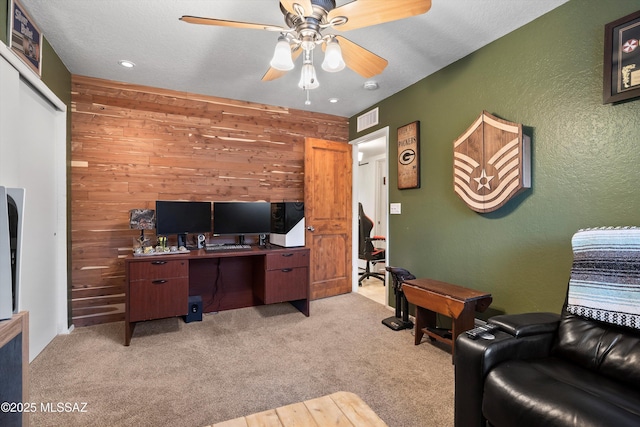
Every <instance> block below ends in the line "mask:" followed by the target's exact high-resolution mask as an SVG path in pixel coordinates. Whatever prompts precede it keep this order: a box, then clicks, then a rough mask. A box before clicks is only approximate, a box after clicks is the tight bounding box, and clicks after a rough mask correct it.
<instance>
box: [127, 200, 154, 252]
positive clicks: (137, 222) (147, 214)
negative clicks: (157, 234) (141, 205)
mask: <svg viewBox="0 0 640 427" xmlns="http://www.w3.org/2000/svg"><path fill="white" fill-rule="evenodd" d="M155 226H156V211H154V210H153V209H131V210H130V211H129V228H130V229H132V230H140V237H139V238H138V239H137V242H138V243H139V245H137V246H136V247H134V251H135V250H136V249H137V248H140V250H141V251H144V246H145V245H148V243H149V239H146V238H145V237H144V230H153V229H154V228H155Z"/></svg>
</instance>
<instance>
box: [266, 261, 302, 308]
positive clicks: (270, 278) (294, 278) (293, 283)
mask: <svg viewBox="0 0 640 427" xmlns="http://www.w3.org/2000/svg"><path fill="white" fill-rule="evenodd" d="M266 284H267V285H266V286H265V290H264V291H265V292H264V298H263V302H264V303H265V304H273V303H278V302H284V301H295V300H299V299H304V298H307V296H308V290H309V269H308V268H307V267H299V268H283V269H280V270H272V271H267V277H266Z"/></svg>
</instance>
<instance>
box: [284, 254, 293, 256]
mask: <svg viewBox="0 0 640 427" xmlns="http://www.w3.org/2000/svg"><path fill="white" fill-rule="evenodd" d="M282 256H286V257H289V256H293V254H282Z"/></svg>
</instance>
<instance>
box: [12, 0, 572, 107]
mask: <svg viewBox="0 0 640 427" xmlns="http://www.w3.org/2000/svg"><path fill="white" fill-rule="evenodd" d="M356 1H357V0H356ZM380 1H393V0H380ZM566 1H567V0H432V7H431V10H430V11H429V12H427V13H426V14H424V15H420V16H416V17H412V18H407V19H403V20H400V21H395V22H390V23H385V24H380V25H376V26H372V27H366V28H362V29H358V30H352V31H346V32H339V31H336V30H328V31H325V34H329V33H334V34H340V35H343V36H344V37H347V38H348V39H350V40H351V41H353V42H355V43H357V44H359V45H361V46H363V47H365V48H367V49H369V50H371V51H372V52H374V53H375V54H377V55H379V56H382V57H383V58H385V59H387V60H388V61H389V65H388V66H387V68H386V69H385V70H384V72H383V73H381V74H380V75H377V76H375V77H373V78H371V79H365V78H363V77H361V76H359V75H358V74H356V73H355V72H353V71H351V70H349V69H345V70H343V71H341V72H339V73H326V72H324V71H323V70H322V69H321V68H320V67H319V63H320V62H321V61H322V54H321V53H319V54H318V55H316V58H315V64H316V70H317V73H318V80H319V81H320V87H319V88H318V89H315V90H313V91H311V93H310V95H311V105H309V106H306V105H305V103H304V101H305V94H304V92H303V91H302V90H301V89H299V88H298V86H297V82H298V79H299V72H300V71H299V70H300V64H299V62H298V63H297V64H296V68H295V69H294V70H292V71H290V72H289V73H287V75H285V76H284V77H282V78H280V79H277V80H274V81H271V82H262V81H261V78H262V76H263V75H264V73H265V72H266V71H267V69H268V64H269V61H270V59H271V56H272V54H273V49H274V47H275V43H276V41H277V38H278V33H274V32H267V31H262V30H252V29H238V28H224V27H213V26H204V25H193V24H188V23H185V22H182V21H180V20H179V19H178V18H179V17H180V16H182V15H195V16H204V17H212V18H218V19H225V20H236V21H244V22H256V23H261V24H272V25H278V26H283V25H285V24H284V20H283V16H282V13H281V12H280V8H279V5H278V3H279V2H278V0H59V1H52V0H22V3H23V4H24V6H25V8H26V9H27V10H28V12H29V13H30V14H31V15H32V17H33V19H34V20H35V21H36V23H37V25H38V26H40V28H41V30H42V32H43V34H44V35H45V37H46V38H47V40H48V41H49V42H50V43H51V45H52V46H53V48H54V50H55V51H56V53H57V54H58V55H59V56H60V58H61V59H62V61H63V62H64V64H65V65H66V66H67V68H68V69H69V71H71V73H73V74H78V75H84V76H91V77H97V78H103V79H109V80H116V81H121V82H128V83H134V84H141V85H147V86H153V87H159V88H166V89H173V90H179V91H186V92H192V93H198V94H204V95H213V96H219V97H224V98H231V99H236V100H243V101H251V102H257V103H263V104H268V105H275V106H283V107H289V108H296V109H300V110H308V111H314V112H322V113H328V114H334V115H338V116H343V117H351V116H353V115H354V114H357V113H358V112H360V111H362V110H364V109H366V108H368V107H369V106H371V105H373V104H375V103H377V102H378V101H380V100H382V99H384V98H387V97H389V96H391V95H393V94H394V93H396V92H398V91H400V90H402V89H404V88H406V87H407V86H409V85H411V84H413V83H415V82H417V81H419V80H421V79H423V78H424V77H426V76H428V75H430V74H432V73H433V72H435V71H437V70H439V69H441V68H443V67H445V66H447V65H449V64H451V63H452V62H455V61H456V60H458V59H460V58H462V57H464V56H466V55H468V54H469V53H471V52H473V51H475V50H477V49H479V48H481V47H482V46H484V45H486V44H488V43H490V42H492V41H493V40H495V39H497V38H499V37H501V36H503V35H505V34H507V33H509V32H511V31H513V30H515V29H517V28H519V27H521V26H522V25H524V24H526V23H528V22H530V21H532V20H534V19H535V18H537V17H539V16H540V15H542V14H544V13H546V12H548V11H550V10H552V9H554V8H556V7H557V6H559V5H561V4H563V3H565V2H566ZM348 2H349V0H337V2H336V3H337V5H338V6H340V5H342V4H345V3H348ZM121 59H128V60H131V61H133V62H134V63H135V64H136V67H135V68H133V69H124V68H122V67H121V66H119V65H118V61H119V60H121ZM46 60H47V58H46V56H45V57H43V62H46ZM298 61H300V59H298ZM367 80H375V81H376V82H378V84H379V89H378V90H376V91H368V90H365V89H363V87H362V85H363V83H364V82H365V81H367ZM330 98H338V99H339V102H338V103H336V104H332V103H330V102H329V99H330Z"/></svg>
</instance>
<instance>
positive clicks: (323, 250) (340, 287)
mask: <svg viewBox="0 0 640 427" xmlns="http://www.w3.org/2000/svg"><path fill="white" fill-rule="evenodd" d="M351 149H352V147H351V145H349V144H347V143H344V142H334V141H325V140H322V139H315V138H307V139H306V140H305V161H304V173H305V175H304V176H305V178H304V180H305V181H304V184H305V185H304V193H305V196H304V210H305V224H306V226H307V231H306V246H307V247H309V248H310V249H311V260H310V261H311V262H310V268H311V271H310V276H311V279H310V280H311V299H318V298H324V297H329V296H333V295H339V294H345V293H348V292H351V269H352V266H351V219H352V213H351V204H352V200H351V185H352V183H351V180H352V157H351Z"/></svg>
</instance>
